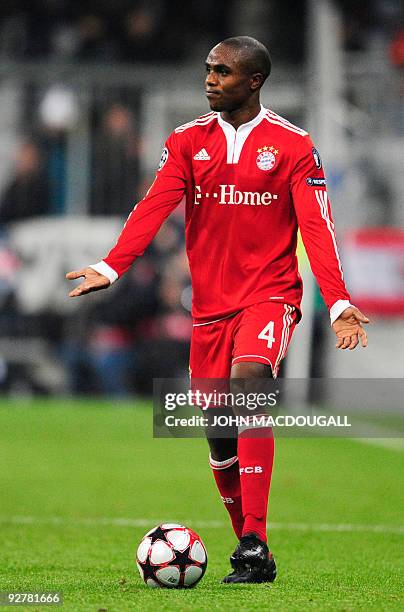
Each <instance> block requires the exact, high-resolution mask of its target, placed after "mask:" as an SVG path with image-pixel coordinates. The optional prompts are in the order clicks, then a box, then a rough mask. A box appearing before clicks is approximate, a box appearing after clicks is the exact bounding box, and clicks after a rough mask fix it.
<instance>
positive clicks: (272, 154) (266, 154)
mask: <svg viewBox="0 0 404 612" xmlns="http://www.w3.org/2000/svg"><path fill="white" fill-rule="evenodd" d="M257 153H258V157H257V159H256V162H257V166H258V168H259V169H260V170H264V172H268V171H269V170H272V168H273V167H274V166H275V164H276V156H277V155H278V153H279V151H278V149H276V148H275V147H272V146H271V147H268V146H265V147H261V148H260V149H257Z"/></svg>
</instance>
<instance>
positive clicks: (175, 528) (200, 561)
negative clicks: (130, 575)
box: [136, 523, 208, 589]
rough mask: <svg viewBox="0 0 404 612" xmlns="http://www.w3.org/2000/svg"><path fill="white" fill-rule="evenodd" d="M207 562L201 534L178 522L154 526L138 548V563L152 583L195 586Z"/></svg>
mask: <svg viewBox="0 0 404 612" xmlns="http://www.w3.org/2000/svg"><path fill="white" fill-rule="evenodd" d="M207 564H208V555H207V553H206V548H205V546H204V544H203V542H202V540H201V538H200V537H199V535H198V534H197V533H195V531H192V529H189V528H188V527H184V525H177V524H176V523H163V524H162V525H158V526H157V527H154V528H153V529H151V530H150V531H148V532H147V533H146V535H145V536H144V537H143V539H142V541H141V542H140V544H139V548H138V549H137V555H136V565H137V567H138V570H139V572H140V576H141V578H142V579H143V580H144V582H145V583H146V584H147V586H149V587H166V588H177V589H184V588H189V587H193V586H195V585H196V584H197V583H198V582H199V581H200V579H201V578H202V576H203V575H204V573H205V571H206V566H207Z"/></svg>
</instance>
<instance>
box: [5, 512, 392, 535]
mask: <svg viewBox="0 0 404 612" xmlns="http://www.w3.org/2000/svg"><path fill="white" fill-rule="evenodd" d="M164 522H167V520H162V519H153V518H138V519H130V518H108V517H99V518H71V519H70V518H67V517H59V516H49V517H44V518H41V517H37V516H0V523H3V524H4V523H11V524H14V525H63V526H71V527H75V526H79V525H83V526H87V527H99V526H103V525H104V526H110V527H150V526H151V525H158V524H160V523H164ZM174 522H181V521H178V520H177V519H176V520H175V521H174ZM182 523H184V524H186V525H187V524H192V525H193V526H194V527H195V528H199V529H203V528H206V529H222V528H223V527H227V526H228V522H227V521H195V520H193V519H186V520H184V521H182ZM268 529H269V531H271V530H274V531H322V532H329V533H392V534H396V535H399V534H404V525H403V526H400V525H397V526H394V527H393V526H391V525H356V524H355V523H336V524H333V523H276V522H275V523H269V525H268Z"/></svg>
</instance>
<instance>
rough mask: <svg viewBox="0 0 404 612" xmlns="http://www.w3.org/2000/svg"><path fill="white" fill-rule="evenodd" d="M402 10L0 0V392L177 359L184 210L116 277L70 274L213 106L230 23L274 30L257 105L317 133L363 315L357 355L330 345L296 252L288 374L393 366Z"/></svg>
mask: <svg viewBox="0 0 404 612" xmlns="http://www.w3.org/2000/svg"><path fill="white" fill-rule="evenodd" d="M403 15H404V8H403V2H402V1H401V0H334V1H332V0H306V1H305V2H304V1H302V2H295V1H293V0H249V1H248V2H245V1H243V0H221V1H220V2H217V0H204V1H203V2H197V1H194V0H190V1H189V2H178V1H176V0H170V1H168V0H153V1H149V2H143V1H135V0H115V1H114V2H109V1H107V0H98V1H97V2H94V1H92V0H82V1H81V2H80V3H76V2H71V1H69V0H31V1H30V2H28V1H26V0H13V1H11V0H3V1H2V3H1V7H0V77H1V78H0V105H1V114H0V159H1V164H0V346H1V349H0V390H1V392H2V393H4V394H6V395H8V396H20V395H23V396H33V395H35V394H39V395H44V394H46V395H55V396H64V395H66V394H78V395H85V394H91V395H102V394H107V395H115V396H123V397H124V396H131V395H133V394H136V395H137V394H139V395H145V394H148V393H150V391H151V384H152V378H153V376H158V377H170V376H176V375H183V374H185V373H186V371H187V364H188V346H189V340H190V334H191V328H192V324H191V319H190V313H189V311H190V303H191V287H190V284H189V277H188V268H187V262H186V257H185V255H184V246H183V218H182V217H183V215H182V210H181V208H179V209H178V210H177V211H176V213H175V214H173V215H172V216H171V218H170V219H169V220H168V221H167V222H166V224H165V225H164V226H163V228H162V229H161V231H160V233H159V234H158V236H157V238H156V239H155V241H154V243H153V244H152V246H151V247H150V248H149V249H148V251H147V253H146V255H145V256H144V257H143V258H142V260H140V261H139V262H137V264H136V265H135V266H134V267H133V268H132V270H131V271H130V272H128V274H127V275H126V277H125V278H123V279H121V280H120V281H119V283H117V284H116V285H114V286H113V287H112V288H111V289H110V290H108V291H107V292H101V293H99V294H96V295H91V296H88V297H86V298H85V299H79V300H69V299H68V297H67V293H68V290H69V287H68V285H67V282H65V281H64V275H65V273H66V272H67V271H68V270H70V269H75V268H79V267H81V266H83V265H86V264H88V263H94V262H96V261H98V260H99V259H100V258H101V257H102V256H103V255H104V254H105V253H106V252H107V250H108V249H109V247H110V246H111V245H112V244H113V242H114V240H115V238H116V236H117V233H118V232H119V229H120V227H121V225H122V223H123V220H124V219H125V217H126V216H127V214H128V212H129V211H130V209H131V208H132V206H133V204H134V203H135V202H136V201H137V200H138V199H139V198H141V197H142V195H143V194H144V193H145V191H146V189H147V187H148V185H149V184H150V182H151V181H152V180H153V176H154V171H155V168H156V165H157V163H158V160H159V157H160V152H161V149H162V146H163V142H164V140H165V138H166V137H167V135H168V133H169V132H170V131H171V130H172V129H173V128H174V127H175V126H176V125H178V124H180V123H184V122H186V121H188V120H190V119H192V118H194V117H195V116H197V115H199V114H202V113H204V112H207V108H208V107H207V103H206V101H205V98H204V95H203V78H204V66H203V62H204V59H205V57H206V55H207V53H208V51H209V49H210V48H211V46H213V45H214V44H216V43H217V42H219V41H220V40H221V39H223V38H225V37H227V36H231V35H235V34H249V35H251V36H255V37H257V38H258V39H259V40H261V41H262V42H264V43H265V44H267V45H268V47H269V49H270V52H271V55H272V59H273V73H272V75H271V78H270V79H269V81H268V83H267V85H266V87H265V90H264V92H263V103H264V104H265V105H266V106H269V107H270V108H272V109H274V110H275V111H276V112H278V113H280V114H281V115H284V116H286V117H287V118H288V119H289V120H291V121H292V122H294V123H297V124H298V125H300V126H302V127H305V128H307V129H309V130H310V132H311V134H312V137H313V139H314V140H315V142H316V143H317V145H318V147H319V149H320V152H321V154H322V158H323V161H324V164H325V167H326V172H327V176H328V184H329V193H330V198H331V201H332V203H333V211H334V217H335V221H336V225H337V236H338V237H339V243H340V248H341V252H342V258H343V264H344V268H345V274H346V278H347V283H348V285H349V287H350V289H351V292H352V297H353V302H354V303H355V304H356V305H358V306H359V307H361V308H363V310H364V311H365V312H366V313H367V314H368V315H369V316H370V317H371V318H372V320H373V322H374V325H373V326H372V327H371V328H370V329H369V336H370V346H369V348H368V349H367V350H366V351H361V350H357V351H355V352H353V353H352V354H346V352H344V353H343V354H339V353H338V352H337V351H335V349H334V339H333V337H332V334H331V333H330V331H329V329H328V328H329V321H328V314H327V312H326V310H325V307H324V305H323V303H322V300H321V297H319V294H318V290H317V288H316V285H315V283H314V281H313V279H312V276H311V273H310V271H309V270H308V267H307V263H306V262H305V259H304V253H302V254H301V268H302V275H303V276H304V278H305V289H306V291H305V298H304V318H303V322H302V324H301V325H300V326H299V329H298V331H297V332H296V337H295V339H294V342H292V347H291V351H290V355H289V357H288V362H287V364H286V366H285V369H284V374H286V375H288V376H292V377H308V376H310V375H311V376H320V377H321V376H325V377H363V378H367V377H371V378H374V377H377V378H380V377H400V376H402V364H403V363H404V324H403V323H404V322H403V315H404V257H403V255H404V208H403V196H402V194H403V192H404V173H403V168H404V165H403V162H404V155H403V133H404V25H403Z"/></svg>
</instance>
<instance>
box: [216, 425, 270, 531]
mask: <svg viewBox="0 0 404 612" xmlns="http://www.w3.org/2000/svg"><path fill="white" fill-rule="evenodd" d="M273 462H274V437H273V432H272V430H271V429H269V428H260V429H245V430H244V431H242V432H240V433H239V436H238V457H231V458H230V459H226V460H225V461H215V460H214V459H212V457H210V466H211V468H212V470H213V475H214V477H215V481H216V485H217V488H218V489H219V492H220V495H221V497H222V500H223V503H224V505H225V506H226V509H227V511H228V513H229V514H230V519H231V522H232V525H233V529H234V533H235V534H236V536H237V538H238V539H240V538H241V536H242V535H246V534H247V533H251V532H253V533H256V534H257V536H258V537H259V538H260V539H261V540H263V541H264V542H266V541H267V533H266V522H267V511H268V495H269V487H270V484H271V476H272V466H273Z"/></svg>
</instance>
